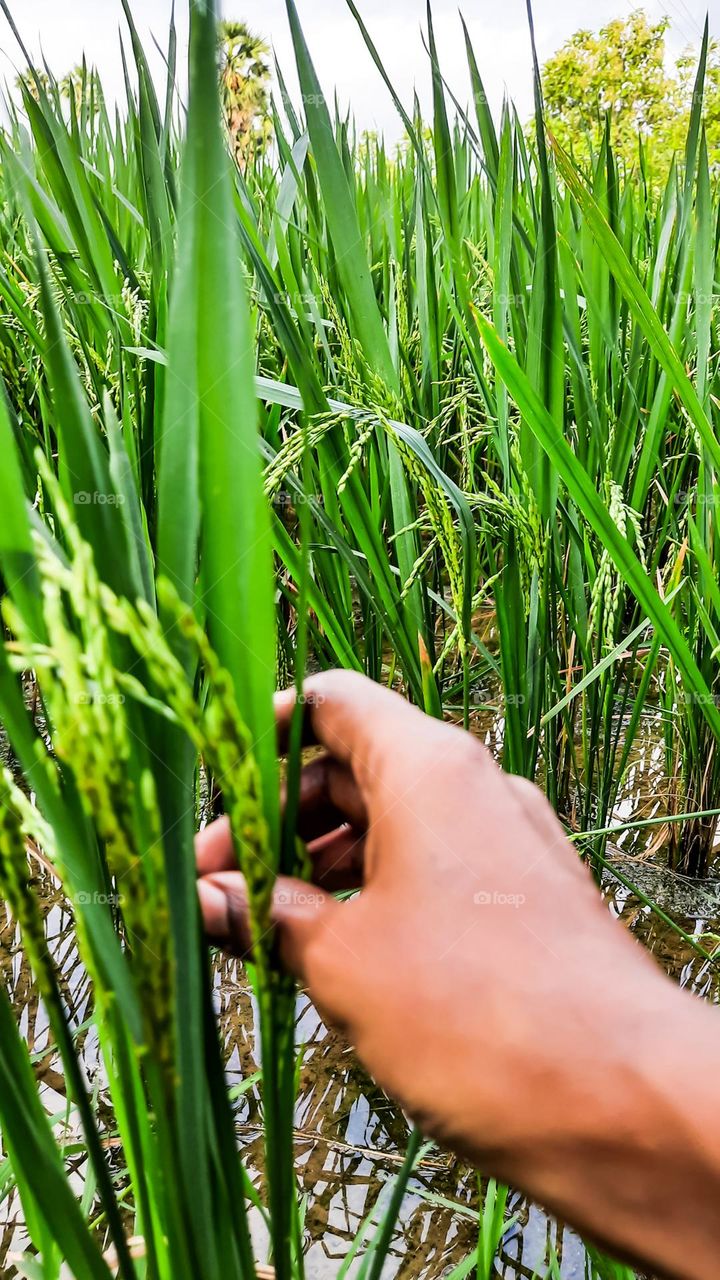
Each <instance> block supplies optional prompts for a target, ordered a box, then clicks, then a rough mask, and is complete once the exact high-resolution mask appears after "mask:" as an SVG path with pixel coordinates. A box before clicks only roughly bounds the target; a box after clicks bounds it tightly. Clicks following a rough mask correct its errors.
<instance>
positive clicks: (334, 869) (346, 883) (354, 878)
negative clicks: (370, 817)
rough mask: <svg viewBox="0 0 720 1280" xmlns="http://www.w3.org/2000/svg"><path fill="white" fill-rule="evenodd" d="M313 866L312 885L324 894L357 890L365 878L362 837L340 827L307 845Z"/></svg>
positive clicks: (353, 830)
mask: <svg viewBox="0 0 720 1280" xmlns="http://www.w3.org/2000/svg"><path fill="white" fill-rule="evenodd" d="M308 853H309V854H310V857H311V859H312V865H313V884H317V885H320V886H321V887H322V888H323V889H326V890H327V891H328V893H346V892H347V891H348V890H350V889H361V888H362V886H363V882H364V879H365V834H364V832H359V831H356V830H355V828H354V827H343V828H341V829H340V830H339V831H333V832H331V834H330V835H328V836H324V837H323V839H321V840H316V841H315V842H314V843H313V844H311V845H308Z"/></svg>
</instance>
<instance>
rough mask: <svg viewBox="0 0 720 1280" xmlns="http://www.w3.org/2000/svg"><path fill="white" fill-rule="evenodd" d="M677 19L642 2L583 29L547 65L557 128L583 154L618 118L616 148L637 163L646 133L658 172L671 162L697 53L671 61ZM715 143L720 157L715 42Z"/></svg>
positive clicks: (708, 104) (710, 118) (708, 111)
mask: <svg viewBox="0 0 720 1280" xmlns="http://www.w3.org/2000/svg"><path fill="white" fill-rule="evenodd" d="M668 26H669V20H668V19H667V18H662V19H660V20H659V21H658V22H651V21H650V20H649V18H648V17H647V14H645V13H644V12H643V11H642V10H636V11H635V12H634V13H631V14H630V16H629V17H628V18H626V19H624V20H623V19H622V18H617V19H615V20H614V21H612V22H610V23H608V24H607V26H605V27H603V28H602V29H601V30H600V31H599V32H597V33H594V32H592V31H588V30H581V31H577V32H576V33H575V35H573V36H571V38H570V39H569V40H568V41H567V42H566V44H564V45H563V46H562V48H561V49H559V50H558V52H557V53H556V54H554V55H553V57H552V58H550V59H549V60H548V62H546V63H545V66H544V68H543V73H542V78H543V90H544V95H545V105H546V110H547V118H548V124H549V126H550V128H551V130H552V132H553V133H554V134H555V136H556V137H557V139H558V141H559V142H561V143H562V145H563V146H564V147H566V148H567V149H568V150H570V149H572V150H573V152H574V154H575V155H576V157H578V159H582V158H587V157H588V156H589V155H590V154H591V153H593V152H597V149H598V147H599V145H600V142H601V139H602V136H603V132H604V129H605V125H606V120H607V119H608V118H609V119H610V125H611V131H612V137H613V142H614V146H615V150H616V153H617V154H618V155H619V156H621V157H622V158H623V159H624V160H625V161H626V163H628V164H630V165H632V164H634V163H635V162H636V161H637V158H638V138H642V139H643V141H644V142H645V143H646V144H647V149H648V152H649V154H650V156H651V159H652V162H653V164H654V167H655V170H656V172H660V171H661V170H666V169H667V166H668V165H669V163H670V159H671V157H672V155H673V153H674V152H676V151H679V150H680V149H681V148H682V146H683V144H684V139H685V136H686V134H687V126H688V121H689V114H690V109H691V104H692V93H693V85H694V77H695V69H696V65H697V54H696V53H695V52H694V51H691V50H688V51H687V52H686V53H684V54H683V55H682V57H681V58H680V59H679V60H678V61H677V63H676V66H675V68H674V70H673V71H672V72H671V71H669V70H668V67H667V58H666V34H667V29H668ZM705 115H706V127H707V129H708V146H709V149H710V152H711V157H712V158H713V159H714V160H715V161H716V162H717V161H719V160H720V53H719V50H718V46H717V45H715V44H713V45H712V47H711V50H710V57H709V62H708V77H707V85H706V101H705Z"/></svg>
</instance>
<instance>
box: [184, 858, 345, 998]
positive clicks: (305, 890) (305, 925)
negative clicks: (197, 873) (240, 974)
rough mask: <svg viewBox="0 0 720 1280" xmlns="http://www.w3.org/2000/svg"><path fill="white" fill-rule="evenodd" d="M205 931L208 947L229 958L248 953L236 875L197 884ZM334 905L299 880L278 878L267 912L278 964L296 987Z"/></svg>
mask: <svg viewBox="0 0 720 1280" xmlns="http://www.w3.org/2000/svg"><path fill="white" fill-rule="evenodd" d="M198 896H199V898H200V909H201V911H202V916H203V923H204V925H205V932H206V934H207V936H208V939H209V940H210V942H212V943H213V944H214V945H215V946H218V947H221V948H222V949H223V950H224V951H227V952H228V953H229V954H230V955H236V956H240V957H242V956H246V955H247V954H248V952H249V951H250V948H251V937H250V925H249V915H248V899H247V891H246V888H245V881H244V879H243V877H242V876H241V875H240V873H239V871H225V872H219V873H218V874H216V875H212V876H210V877H208V878H206V879H204V880H200V881H199V882H198ZM336 909H337V910H339V909H340V906H339V903H336V902H335V899H334V898H332V897H330V896H329V895H327V894H325V893H324V892H323V891H322V890H321V889H318V888H315V887H313V886H312V885H307V884H304V883H303V882H302V881H301V880H291V879H288V878H285V877H281V878H280V879H278V881H277V883H276V885H275V892H274V898H273V907H272V919H273V924H274V925H275V927H276V930H277V939H278V945H279V948H280V959H281V961H282V964H283V965H284V967H285V968H286V969H287V970H288V972H289V973H291V974H293V976H294V977H295V978H297V979H298V981H299V982H303V983H304V982H306V981H307V976H308V965H307V954H308V950H309V948H310V946H311V944H312V941H313V939H314V937H315V935H316V934H317V932H318V930H319V929H320V928H321V927H324V926H327V925H328V924H329V923H330V921H331V919H332V918H333V912H334V911H335V910H336Z"/></svg>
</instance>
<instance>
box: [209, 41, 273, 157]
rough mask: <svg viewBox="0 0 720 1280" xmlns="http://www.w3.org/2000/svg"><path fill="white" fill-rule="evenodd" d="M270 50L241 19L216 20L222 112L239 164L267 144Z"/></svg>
mask: <svg viewBox="0 0 720 1280" xmlns="http://www.w3.org/2000/svg"><path fill="white" fill-rule="evenodd" d="M269 55H270V49H269V48H268V46H267V44H266V43H265V41H264V40H262V39H261V38H260V37H259V36H256V35H255V34H254V33H253V32H252V31H250V30H249V29H248V27H247V26H246V25H245V23H244V22H231V21H223V22H220V23H218V59H219V67H220V88H221V93H222V102H223V113H224V116H225V123H226V127H227V131H228V136H229V139H230V144H231V146H232V148H233V151H234V153H235V156H236V159H237V160H238V163H240V164H242V165H244V164H246V163H247V159H248V156H249V155H250V154H251V153H252V152H253V151H257V150H259V149H262V148H263V147H265V145H266V144H267V140H268V136H269V128H270V120H269V84H270V67H269V65H268V61H267V59H268V58H269Z"/></svg>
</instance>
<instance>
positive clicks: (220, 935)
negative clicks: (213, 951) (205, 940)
mask: <svg viewBox="0 0 720 1280" xmlns="http://www.w3.org/2000/svg"><path fill="white" fill-rule="evenodd" d="M198 896H199V898H200V907H201V909H202V914H203V920H204V922H205V932H206V933H207V934H208V936H209V937H211V938H216V939H218V940H220V941H222V940H224V939H225V938H228V937H229V936H230V910H229V907H228V900H227V894H226V893H225V892H224V891H223V890H222V889H221V888H219V886H218V885H217V884H213V882H212V881H210V880H199V881H198Z"/></svg>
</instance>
